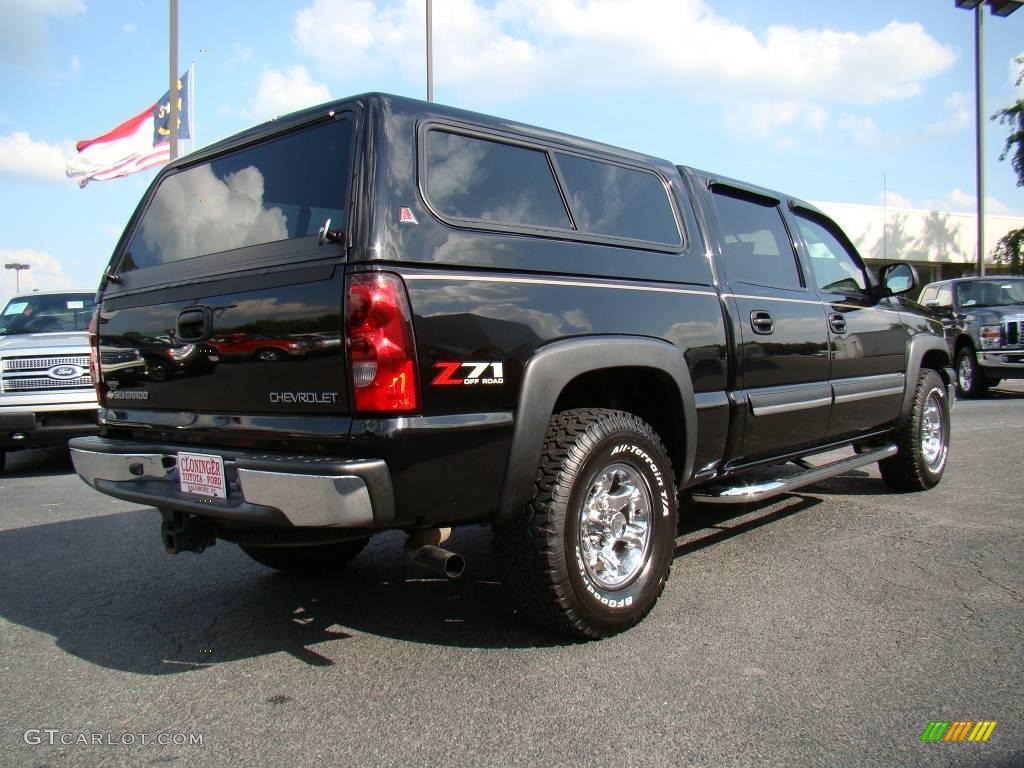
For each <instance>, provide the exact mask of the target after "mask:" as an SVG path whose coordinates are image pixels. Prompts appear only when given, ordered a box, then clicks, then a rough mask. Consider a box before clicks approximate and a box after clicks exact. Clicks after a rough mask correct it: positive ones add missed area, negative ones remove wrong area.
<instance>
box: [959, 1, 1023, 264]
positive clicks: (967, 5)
mask: <svg viewBox="0 0 1024 768" xmlns="http://www.w3.org/2000/svg"><path fill="white" fill-rule="evenodd" d="M954 4H955V5H956V7H957V8H963V9H964V10H965V11H974V150H975V164H976V174H977V182H978V189H977V193H978V274H979V275H980V276H981V277H984V276H985V91H984V78H983V77H982V70H981V65H982V60H983V59H984V55H985V39H984V30H983V24H982V11H983V10H984V6H985V5H988V7H989V10H991V11H992V15H993V16H1003V17H1006V16H1009V15H1010V14H1011V13H1013V12H1014V11H1016V10H1018V9H1019V8H1020V7H1021V6H1022V5H1024V0H954Z"/></svg>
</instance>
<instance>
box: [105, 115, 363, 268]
mask: <svg viewBox="0 0 1024 768" xmlns="http://www.w3.org/2000/svg"><path fill="white" fill-rule="evenodd" d="M352 135H353V127H352V121H351V120H349V119H339V120H335V121H333V122H331V123H328V124H325V125H319V126H316V127H313V128H308V129H306V130H303V131H299V132H297V133H293V134H289V135H286V136H283V137H281V138H278V139H274V140H272V141H267V142H264V143H262V144H259V145H256V146H253V147H249V148H247V149H242V150H239V151H237V152H232V153H230V154H227V155H223V156H221V157H218V158H216V159H214V160H211V161H210V162H207V163H203V164H201V165H196V166H192V167H190V168H186V169H185V170H182V171H180V172H179V173H175V174H173V175H171V176H167V177H166V178H165V179H164V180H163V181H162V182H161V183H160V186H159V188H158V189H157V190H156V193H155V194H154V196H153V198H152V199H151V201H150V203H149V207H148V208H147V210H146V212H145V214H144V215H143V217H142V220H141V222H140V223H139V226H138V227H137V228H136V230H135V233H134V235H133V236H132V239H131V242H130V243H129V246H128V249H127V251H126V253H125V256H124V258H123V259H122V262H121V266H120V271H122V272H126V271H129V270H132V269H142V268H145V267H153V266H158V265H161V264H168V263H171V262H176V261H181V260H184V259H192V258H195V257H197V256H205V255H208V254H212V253H219V252H223V251H230V250H233V249H236V248H244V247H247V246H253V245H260V244H262V243H272V242H276V241H280V240H289V239H293V238H301V237H307V236H311V235H315V234H316V233H317V230H318V229H319V228H320V227H321V225H322V224H323V223H324V221H325V220H326V219H328V218H330V219H331V228H332V229H338V228H343V227H344V223H345V213H346V211H345V208H346V199H347V187H348V179H349V177H350V175H351V174H350V172H349V165H350V156H351V147H352Z"/></svg>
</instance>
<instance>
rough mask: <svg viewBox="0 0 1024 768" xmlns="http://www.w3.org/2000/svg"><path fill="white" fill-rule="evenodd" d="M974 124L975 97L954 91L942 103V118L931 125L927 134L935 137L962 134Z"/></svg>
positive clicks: (927, 129)
mask: <svg viewBox="0 0 1024 768" xmlns="http://www.w3.org/2000/svg"><path fill="white" fill-rule="evenodd" d="M973 124H974V97H973V96H971V95H970V94H968V93H964V92H963V91H953V92H952V93H951V94H949V96H947V97H946V99H945V101H943V103H942V117H941V118H940V119H938V120H936V121H935V122H933V123H931V124H929V125H928V126H927V128H926V129H925V133H926V134H928V135H929V136H933V137H942V136H950V135H952V134H954V133H960V132H961V131H964V130H966V129H968V128H970V127H971V126H972V125H973Z"/></svg>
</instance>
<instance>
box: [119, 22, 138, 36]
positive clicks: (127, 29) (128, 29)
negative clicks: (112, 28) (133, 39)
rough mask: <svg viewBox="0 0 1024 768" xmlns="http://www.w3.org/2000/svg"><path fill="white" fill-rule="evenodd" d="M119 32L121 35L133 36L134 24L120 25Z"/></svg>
mask: <svg viewBox="0 0 1024 768" xmlns="http://www.w3.org/2000/svg"><path fill="white" fill-rule="evenodd" d="M121 32H122V33H123V34H126V35H131V34H134V33H135V25H134V24H127V23H125V24H122V25H121Z"/></svg>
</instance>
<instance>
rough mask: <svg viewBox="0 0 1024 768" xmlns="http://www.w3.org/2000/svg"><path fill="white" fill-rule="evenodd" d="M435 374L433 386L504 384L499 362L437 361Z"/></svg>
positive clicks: (503, 374) (503, 375)
mask: <svg viewBox="0 0 1024 768" xmlns="http://www.w3.org/2000/svg"><path fill="white" fill-rule="evenodd" d="M434 368H436V369H437V370H438V374H437V376H436V377H435V378H434V380H433V381H432V382H431V384H433V385H434V386H435V387H461V386H464V385H471V384H504V383H505V373H504V371H503V368H502V364H501V363H494V362H490V361H488V362H485V363H462V362H437V363H434Z"/></svg>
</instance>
